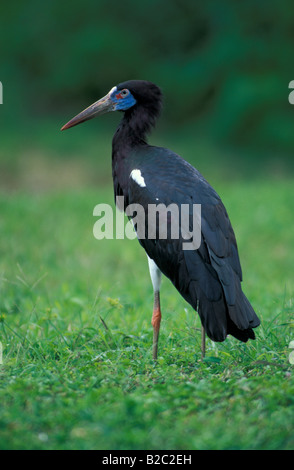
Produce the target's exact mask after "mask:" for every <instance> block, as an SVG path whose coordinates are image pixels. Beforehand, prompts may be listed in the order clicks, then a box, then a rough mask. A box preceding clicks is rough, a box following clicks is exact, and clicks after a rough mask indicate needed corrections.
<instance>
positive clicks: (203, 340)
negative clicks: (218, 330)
mask: <svg viewBox="0 0 294 470" xmlns="http://www.w3.org/2000/svg"><path fill="white" fill-rule="evenodd" d="M204 358H205V329H204V328H203V326H201V359H202V360H203V359H204Z"/></svg>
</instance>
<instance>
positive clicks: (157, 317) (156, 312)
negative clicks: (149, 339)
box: [151, 291, 161, 361]
mask: <svg viewBox="0 0 294 470" xmlns="http://www.w3.org/2000/svg"><path fill="white" fill-rule="evenodd" d="M160 322H161V311H160V294H159V291H158V292H154V307H153V315H152V321H151V323H152V326H153V348H152V356H153V359H154V360H155V361H156V360H157V351H158V339H159V329H160Z"/></svg>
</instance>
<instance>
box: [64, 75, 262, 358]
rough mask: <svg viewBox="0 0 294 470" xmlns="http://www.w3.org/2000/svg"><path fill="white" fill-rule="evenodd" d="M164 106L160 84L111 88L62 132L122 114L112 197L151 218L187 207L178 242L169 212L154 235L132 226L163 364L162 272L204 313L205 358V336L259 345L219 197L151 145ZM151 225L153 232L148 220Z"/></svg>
mask: <svg viewBox="0 0 294 470" xmlns="http://www.w3.org/2000/svg"><path fill="white" fill-rule="evenodd" d="M161 105H162V93H161V90H160V89H159V88H158V87H157V86H156V85H155V84H153V83H151V82H148V81H143V80H130V81H126V82H123V83H120V84H119V85H117V86H115V87H113V88H112V89H111V90H110V91H109V93H108V94H107V95H106V96H105V97H104V98H102V99H100V100H99V101H97V102H96V103H94V104H92V105H91V106H90V107H89V108H87V109H85V110H84V111H83V112H81V113H80V114H78V115H77V116H76V117H74V118H73V119H72V120H71V121H69V122H68V123H67V124H66V125H65V126H63V128H62V130H65V129H68V128H70V127H73V126H75V125H77V124H80V123H81V122H84V121H87V120H88V119H92V118H93V117H95V116H97V115H99V114H103V113H106V112H109V111H122V112H123V113H124V116H123V118H122V121H121V123H120V124H119V126H118V129H117V131H116V133H115V134H114V137H113V141H112V175H113V183H114V194H115V196H116V197H117V196H123V201H124V210H126V208H127V206H129V205H130V204H134V203H135V204H140V205H141V206H142V207H143V208H144V211H145V215H147V210H148V206H150V205H153V207H154V205H155V206H157V205H158V204H164V206H165V207H168V206H169V205H170V204H175V205H176V206H177V207H178V208H179V209H180V213H181V214H182V207H184V206H183V205H185V206H186V207H188V208H189V214H188V224H189V225H188V228H187V230H188V238H187V236H185V234H184V233H179V236H178V237H175V236H172V234H171V228H172V221H173V216H172V215H171V213H170V212H168V211H166V212H165V213H161V214H160V215H159V216H157V219H156V226H155V235H154V234H153V236H149V237H148V236H147V237H143V236H141V235H140V233H139V230H138V225H137V224H134V226H135V229H136V231H137V235H138V239H139V242H140V244H141V245H142V246H143V248H144V249H145V251H146V253H147V256H148V262H149V269H150V274H151V280H152V284H153V289H154V308H153V316H152V325H153V332H154V336H153V358H154V359H156V358H157V346H158V337H159V329H160V321H161V310H160V297H159V291H160V281H161V273H163V274H164V275H165V276H167V277H168V278H169V279H170V280H171V282H172V283H173V284H174V286H175V287H176V288H177V290H178V291H179V292H180V294H181V295H182V296H183V298H184V299H185V300H186V301H187V302H188V303H189V304H190V305H192V307H193V308H194V309H195V310H196V311H197V312H198V313H199V316H200V319H201V323H202V343H201V344H202V356H204V354H205V332H206V334H207V335H208V336H209V338H211V339H212V340H213V341H224V340H225V339H226V337H227V335H228V334H231V335H232V336H234V337H236V338H237V339H238V340H240V341H243V342H246V341H248V339H249V338H250V339H255V335H254V332H253V329H252V328H256V327H257V326H258V325H259V324H260V321H259V319H258V317H257V315H256V313H255V312H254V310H253V308H252V306H251V305H250V303H249V301H248V300H247V298H246V297H245V295H244V293H243V292H242V289H241V281H242V271H241V266H240V261H239V255H238V249H237V243H236V238H235V235H234V231H233V229H232V226H231V223H230V220H229V217H228V214H227V211H226V209H225V207H224V205H223V203H222V201H221V199H220V197H219V196H218V194H217V193H216V192H215V190H214V189H213V188H212V187H211V186H210V185H209V183H208V182H207V181H206V180H205V179H204V177H203V176H202V175H201V174H200V173H199V171H198V170H196V169H195V168H194V167H193V166H191V165H190V164H189V163H187V162H186V161H185V160H183V159H182V158H181V157H180V156H178V155H176V154H175V153H174V152H172V151H171V150H168V149H165V148H161V147H155V146H151V145H148V144H147V142H146V135H147V134H148V133H149V131H150V130H151V128H152V127H153V126H154V124H155V121H156V118H157V117H158V115H159V113H160V110H161ZM195 204H200V205H201V232H200V240H199V244H198V245H197V246H196V245H195V248H193V249H192V250H191V249H189V250H187V249H184V245H183V242H184V241H185V242H187V239H188V240H190V243H192V242H193V236H194V232H191V230H189V229H191V224H192V222H193V221H194V219H192V208H193V205H195ZM187 205H188V206H187ZM181 220H182V219H181ZM198 222H199V221H198ZM145 224H146V226H145V228H146V230H147V233H148V229H149V228H150V227H149V225H148V217H146V219H145ZM162 224H165V225H166V226H167V229H168V230H167V236H166V237H161V236H160V234H159V230H160V228H161V225H162ZM179 228H181V227H179ZM141 229H142V228H141ZM191 233H192V236H191ZM186 235H187V234H186ZM189 236H190V238H189Z"/></svg>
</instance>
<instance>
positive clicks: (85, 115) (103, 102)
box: [61, 93, 114, 131]
mask: <svg viewBox="0 0 294 470" xmlns="http://www.w3.org/2000/svg"><path fill="white" fill-rule="evenodd" d="M109 111H114V103H113V102H112V100H111V99H110V93H108V94H107V95H106V96H104V97H103V98H101V99H100V100H99V101H96V103H93V104H91V106H89V107H88V108H87V109H84V111H82V112H81V113H80V114H78V115H77V116H75V117H74V118H73V119H71V120H70V121H69V122H68V123H67V124H65V125H64V126H63V127H62V128H61V130H62V131H64V130H66V129H69V128H70V127H73V126H77V125H78V124H81V123H82V122H85V121H88V120H89V119H93V118H94V117H96V116H98V115H99V114H104V113H108V112H109Z"/></svg>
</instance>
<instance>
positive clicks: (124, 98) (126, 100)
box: [61, 80, 161, 131]
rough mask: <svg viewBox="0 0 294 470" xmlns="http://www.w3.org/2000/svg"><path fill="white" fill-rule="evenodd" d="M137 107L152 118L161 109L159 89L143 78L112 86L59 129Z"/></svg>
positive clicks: (130, 110) (129, 111) (129, 110)
mask: <svg viewBox="0 0 294 470" xmlns="http://www.w3.org/2000/svg"><path fill="white" fill-rule="evenodd" d="M138 108H144V109H145V110H146V111H147V112H148V113H149V114H150V117H151V118H153V119H155V118H156V117H157V116H158V114H159V112H160V109H161V91H160V89H159V88H158V87H157V86H156V85H154V83H151V82H148V81H145V80H129V81H127V82H123V83H120V84H119V85H117V86H114V87H113V88H111V90H110V91H109V92H108V93H107V95H106V96H104V97H103V98H101V99H100V100H99V101H96V102H95V103H93V104H92V105H91V106H89V107H88V108H87V109H85V110H84V111H82V112H81V113H79V114H78V115H77V116H75V117H74V118H73V119H71V120H70V121H69V122H68V123H67V124H65V125H64V126H63V127H62V129H61V130H62V131H63V130H65V129H69V128H70V127H73V126H77V125H78V124H81V123H82V122H85V121H88V120H89V119H92V118H94V117H96V116H98V115H100V114H105V113H108V112H110V111H124V112H128V113H131V112H132V111H133V110H134V109H138Z"/></svg>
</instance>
